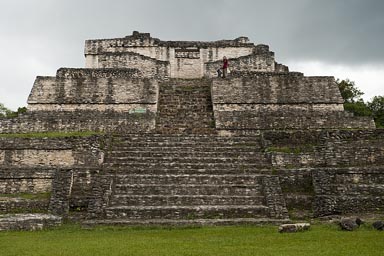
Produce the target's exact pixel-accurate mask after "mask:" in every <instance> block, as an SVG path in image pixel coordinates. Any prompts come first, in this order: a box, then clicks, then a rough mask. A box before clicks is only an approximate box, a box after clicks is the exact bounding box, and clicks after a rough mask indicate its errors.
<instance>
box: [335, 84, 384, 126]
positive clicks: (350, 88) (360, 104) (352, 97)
mask: <svg viewBox="0 0 384 256" xmlns="http://www.w3.org/2000/svg"><path fill="white" fill-rule="evenodd" d="M336 83H337V85H338V86H339V90H340V93H341V96H342V97H343V99H344V101H345V102H344V109H345V110H346V111H349V112H352V113H353V114H354V115H356V116H372V117H373V118H374V120H375V123H376V127H377V128H384V96H375V97H374V98H373V99H372V101H371V102H367V103H365V102H364V100H363V99H362V98H361V96H363V95H364V93H363V92H362V91H360V90H359V89H358V88H357V87H356V85H355V82H353V81H350V80H349V79H345V80H339V79H337V80H336Z"/></svg>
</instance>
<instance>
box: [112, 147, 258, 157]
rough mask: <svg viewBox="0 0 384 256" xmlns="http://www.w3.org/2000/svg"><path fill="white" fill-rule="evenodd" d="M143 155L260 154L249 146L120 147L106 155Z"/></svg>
mask: <svg viewBox="0 0 384 256" xmlns="http://www.w3.org/2000/svg"><path fill="white" fill-rule="evenodd" d="M134 153H135V154H144V155H143V156H146V155H145V154H150V155H153V156H156V155H157V154H159V155H160V154H164V155H180V154H189V155H190V154H194V155H197V154H211V153H217V154H219V155H224V156H227V155H228V156H232V155H236V154H237V155H253V154H261V152H259V151H258V150H257V148H255V147H251V146H247V147H245V146H238V147H237V146H233V147H209V148H208V147H207V148H203V149H202V148H201V147H162V146H158V147H153V146H151V147H146V146H142V147H140V146H137V147H136V146H127V147H121V148H119V149H118V150H117V149H112V150H111V151H108V152H107V154H108V155H112V156H125V155H126V154H134Z"/></svg>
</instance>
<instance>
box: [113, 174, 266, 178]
mask: <svg viewBox="0 0 384 256" xmlns="http://www.w3.org/2000/svg"><path fill="white" fill-rule="evenodd" d="M114 176H115V177H118V178H125V177H139V178H140V177H142V178H154V179H155V178H178V177H182V178H218V179H219V178H263V177H266V176H272V175H263V174H242V173H240V174H159V175H151V174H136V173H135V174H131V173H128V174H116V175H114Z"/></svg>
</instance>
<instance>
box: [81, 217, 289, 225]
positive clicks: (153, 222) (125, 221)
mask: <svg viewBox="0 0 384 256" xmlns="http://www.w3.org/2000/svg"><path fill="white" fill-rule="evenodd" d="M283 223H291V221H290V220H289V219H271V218H231V219H193V220H186V219H185V220H182V219H181V220H180V219H179V220H176V219H143V220H129V219H104V220H87V221H85V222H83V223H82V225H83V226H93V225H127V226H136V225H140V226H141V225H144V226H151V225H154V226H159V225H160V226H161V225H165V226H219V225H245V224H253V225H261V224H275V225H278V224H283Z"/></svg>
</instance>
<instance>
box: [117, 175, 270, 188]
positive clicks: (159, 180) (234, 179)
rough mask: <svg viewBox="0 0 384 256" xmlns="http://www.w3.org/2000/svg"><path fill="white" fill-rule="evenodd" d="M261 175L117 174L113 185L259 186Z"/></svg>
mask: <svg viewBox="0 0 384 256" xmlns="http://www.w3.org/2000/svg"><path fill="white" fill-rule="evenodd" d="M262 178H263V176H261V175H242V174H238V175H202V174H200V175H196V174H194V175H193V174H191V175H181V174H177V175H140V174H118V175H116V176H115V184H177V185H180V186H184V185H191V184H198V185H259V184H261V183H262Z"/></svg>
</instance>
